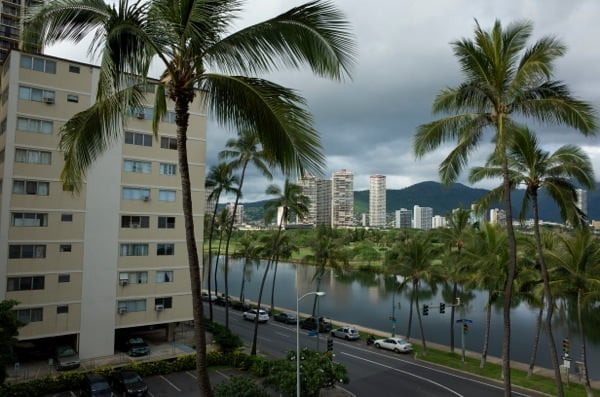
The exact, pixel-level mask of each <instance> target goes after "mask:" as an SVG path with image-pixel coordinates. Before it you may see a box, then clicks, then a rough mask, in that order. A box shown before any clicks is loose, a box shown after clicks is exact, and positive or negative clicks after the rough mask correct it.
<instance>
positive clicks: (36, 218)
mask: <svg viewBox="0 0 600 397" xmlns="http://www.w3.org/2000/svg"><path fill="white" fill-rule="evenodd" d="M12 225H13V226H17V227H46V226H48V214H47V213H36V212H13V213H12Z"/></svg>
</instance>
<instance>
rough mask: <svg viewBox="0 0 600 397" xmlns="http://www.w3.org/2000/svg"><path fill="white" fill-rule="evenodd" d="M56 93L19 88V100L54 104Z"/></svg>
mask: <svg viewBox="0 0 600 397" xmlns="http://www.w3.org/2000/svg"><path fill="white" fill-rule="evenodd" d="M54 97H55V94H54V91H48V90H42V89H39V88H32V87H25V86H19V99H22V100H24V101H34V102H46V103H54Z"/></svg>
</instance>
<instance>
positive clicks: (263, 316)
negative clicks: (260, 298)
mask: <svg viewBox="0 0 600 397" xmlns="http://www.w3.org/2000/svg"><path fill="white" fill-rule="evenodd" d="M243 316H244V320H250V321H254V319H255V318H256V309H251V310H248V311H247V312H244V314H243ZM267 321H269V314H268V313H267V312H266V311H264V310H262V309H261V310H259V311H258V322H259V323H266V322H267Z"/></svg>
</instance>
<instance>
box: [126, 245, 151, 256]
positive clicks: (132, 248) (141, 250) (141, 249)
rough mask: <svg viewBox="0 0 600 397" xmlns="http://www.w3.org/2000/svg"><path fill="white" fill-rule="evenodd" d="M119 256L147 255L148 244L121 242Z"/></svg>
mask: <svg viewBox="0 0 600 397" xmlns="http://www.w3.org/2000/svg"><path fill="white" fill-rule="evenodd" d="M121 256H148V244H121Z"/></svg>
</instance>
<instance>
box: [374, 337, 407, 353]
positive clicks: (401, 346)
mask: <svg viewBox="0 0 600 397" xmlns="http://www.w3.org/2000/svg"><path fill="white" fill-rule="evenodd" d="M374 344H375V347H376V348H378V349H387V350H392V351H394V352H396V353H408V352H410V351H412V349H413V346H412V343H410V342H409V341H407V340H406V339H402V338H386V339H377V340H376V341H375V343H374Z"/></svg>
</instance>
